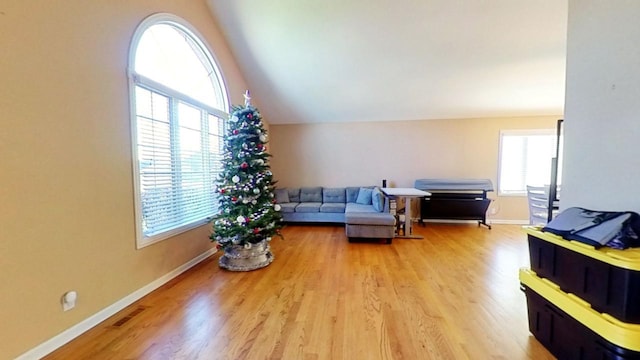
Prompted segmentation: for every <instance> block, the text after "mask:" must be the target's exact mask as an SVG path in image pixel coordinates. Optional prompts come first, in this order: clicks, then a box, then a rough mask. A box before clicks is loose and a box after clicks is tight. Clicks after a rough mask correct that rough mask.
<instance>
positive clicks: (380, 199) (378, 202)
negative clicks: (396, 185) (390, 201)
mask: <svg viewBox="0 0 640 360" xmlns="http://www.w3.org/2000/svg"><path fill="white" fill-rule="evenodd" d="M371 203H372V204H373V209H374V210H375V211H378V212H382V210H384V195H382V191H381V190H380V188H378V187H376V188H374V189H373V192H372V193H371Z"/></svg>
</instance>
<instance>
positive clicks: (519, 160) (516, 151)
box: [498, 129, 562, 195]
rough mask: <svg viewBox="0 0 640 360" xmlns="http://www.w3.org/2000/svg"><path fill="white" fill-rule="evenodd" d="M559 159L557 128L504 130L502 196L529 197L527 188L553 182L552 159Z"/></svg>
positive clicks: (500, 176)
mask: <svg viewBox="0 0 640 360" xmlns="http://www.w3.org/2000/svg"><path fill="white" fill-rule="evenodd" d="M555 156H556V133H555V130H553V129H549V130H505V131H502V132H501V133H500V165H499V166H500V172H499V175H498V191H499V194H500V195H526V192H527V185H535V186H542V185H548V184H549V183H550V181H551V160H552V158H553V157H555ZM559 168H560V169H561V168H562V167H561V166H559ZM558 183H560V174H558Z"/></svg>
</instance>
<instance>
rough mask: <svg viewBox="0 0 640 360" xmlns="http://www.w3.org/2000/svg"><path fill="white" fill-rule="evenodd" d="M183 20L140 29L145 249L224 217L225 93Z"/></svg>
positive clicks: (139, 159) (136, 79)
mask: <svg viewBox="0 0 640 360" xmlns="http://www.w3.org/2000/svg"><path fill="white" fill-rule="evenodd" d="M176 21H178V20H177V18H175V17H172V16H167V15H166V14H165V15H162V16H159V17H152V18H151V19H150V20H149V23H148V24H147V25H146V26H143V25H144V24H143V25H141V26H140V27H141V28H143V29H139V32H140V33H139V34H138V36H137V40H138V41H137V46H136V47H135V51H134V52H135V60H132V61H133V69H132V71H131V73H130V78H131V81H132V93H133V94H132V100H133V104H134V106H133V107H132V108H133V123H134V126H133V128H132V130H133V137H134V143H133V145H134V149H133V150H134V154H135V157H136V158H135V159H134V160H135V166H134V170H135V173H136V187H135V189H136V204H137V206H136V218H137V223H138V224H137V225H138V241H137V243H138V247H141V246H145V245H148V244H151V243H153V242H156V241H159V240H162V239H165V238H167V237H170V236H172V235H175V234H177V233H179V232H182V231H185V230H188V229H190V228H193V227H195V226H199V225H201V224H204V223H206V221H207V219H208V218H209V217H210V216H212V215H213V214H214V213H215V212H216V211H217V199H216V193H215V191H214V183H215V180H216V178H217V176H218V174H219V173H220V171H221V169H222V162H221V154H222V151H223V148H222V147H223V141H222V136H223V134H224V127H225V120H224V119H226V118H228V113H227V112H226V109H227V108H228V105H227V100H226V98H227V97H226V90H225V88H224V83H223V82H222V78H221V77H220V75H219V72H218V71H217V67H216V66H215V63H214V62H213V59H212V57H211V55H210V54H209V53H208V50H207V49H206V47H205V46H204V44H203V43H202V42H201V41H200V40H199V39H198V38H197V37H196V36H195V35H194V33H193V32H192V31H190V30H188V29H187V28H186V26H185V25H184V24H179V23H177V22H176ZM135 40H136V39H134V43H136V41H135ZM161 54H162V56H161ZM174 55H175V56H174Z"/></svg>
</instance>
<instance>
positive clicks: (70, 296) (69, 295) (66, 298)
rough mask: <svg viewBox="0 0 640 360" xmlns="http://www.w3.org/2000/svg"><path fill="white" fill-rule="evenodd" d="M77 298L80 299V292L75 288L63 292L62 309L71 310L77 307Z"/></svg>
mask: <svg viewBox="0 0 640 360" xmlns="http://www.w3.org/2000/svg"><path fill="white" fill-rule="evenodd" d="M76 300H78V293H77V292H75V291H73V290H72V291H67V292H66V293H64V294H62V299H61V302H62V311H69V310H71V309H73V308H74V307H76Z"/></svg>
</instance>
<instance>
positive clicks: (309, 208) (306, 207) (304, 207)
mask: <svg viewBox="0 0 640 360" xmlns="http://www.w3.org/2000/svg"><path fill="white" fill-rule="evenodd" d="M320 206H322V203H321V202H301V203H300V204H298V206H296V212H320Z"/></svg>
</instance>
